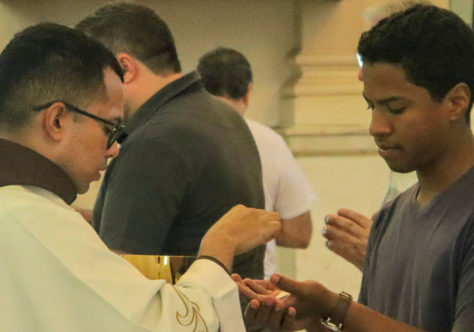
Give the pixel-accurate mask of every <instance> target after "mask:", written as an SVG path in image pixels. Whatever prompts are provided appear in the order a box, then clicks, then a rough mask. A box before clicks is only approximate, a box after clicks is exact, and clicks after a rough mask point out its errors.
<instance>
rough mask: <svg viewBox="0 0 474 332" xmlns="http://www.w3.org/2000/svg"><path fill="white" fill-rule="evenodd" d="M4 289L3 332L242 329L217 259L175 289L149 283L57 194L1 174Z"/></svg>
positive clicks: (198, 266) (232, 290) (198, 264)
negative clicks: (12, 182)
mask: <svg viewBox="0 0 474 332" xmlns="http://www.w3.org/2000/svg"><path fill="white" fill-rule="evenodd" d="M0 143H2V142H0ZM1 151H2V148H1V146H0V152H1ZM2 163H3V161H0V164H2ZM30 167H31V166H30ZM1 169H2V166H1V165H0V170H1ZM3 182H5V181H3ZM0 294H1V297H2V299H1V301H0V331H18V332H42V331H44V332H55V331H58V332H59V331H60V332H75V331H77V332H79V331H80V332H94V331H97V332H105V331H113V332H122V331H123V332H124V331H162V332H168V331H169V332H175V331H176V332H178V331H196V332H198V331H217V330H218V329H219V328H220V331H222V332H227V331H245V328H244V325H243V321H242V315H241V311H240V306H239V298H238V292H237V289H236V285H235V283H234V282H233V281H232V280H231V278H230V277H229V275H228V274H227V273H226V271H224V269H223V268H222V267H220V266H219V265H218V264H216V263H214V262H212V261H210V260H207V259H199V260H197V261H195V262H194V263H193V264H192V266H191V267H190V268H189V270H188V271H187V272H186V273H185V274H184V275H183V276H182V277H181V279H180V280H179V282H178V283H177V284H176V285H174V286H172V285H170V284H168V283H166V282H165V281H163V280H148V279H146V278H145V277H144V276H142V274H141V273H140V272H138V270H136V269H135V268H134V267H133V266H132V265H130V264H129V263H128V262H126V261H125V260H124V259H123V258H121V257H120V256H118V255H116V254H114V253H113V252H111V251H109V250H108V249H107V248H106V246H105V245H104V244H103V242H102V241H101V240H100V238H99V237H98V235H97V234H96V233H95V231H94V230H93V228H92V227H91V226H90V225H89V224H88V223H87V222H86V221H85V220H84V219H83V218H82V217H81V215H80V214H79V213H77V212H75V210H74V209H73V208H72V207H70V206H69V205H68V204H67V203H66V202H65V201H64V200H63V199H62V198H61V197H60V196H58V195H56V194H55V193H52V192H51V191H49V190H46V189H43V188H40V187H37V186H31V185H4V183H3V184H2V176H0Z"/></svg>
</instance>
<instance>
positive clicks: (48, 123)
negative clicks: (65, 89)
mask: <svg viewBox="0 0 474 332" xmlns="http://www.w3.org/2000/svg"><path fill="white" fill-rule="evenodd" d="M41 114H42V116H43V118H42V125H43V128H44V130H45V132H46V134H47V135H48V136H49V137H50V138H51V139H52V140H54V141H60V140H62V139H63V137H64V133H65V125H66V123H65V121H66V117H68V116H69V117H71V114H68V112H66V106H65V105H64V104H63V103H62V102H56V103H53V104H52V105H51V106H49V107H48V108H46V109H45V110H43V111H42V112H41Z"/></svg>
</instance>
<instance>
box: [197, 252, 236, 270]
mask: <svg viewBox="0 0 474 332" xmlns="http://www.w3.org/2000/svg"><path fill="white" fill-rule="evenodd" d="M198 259H208V260H210V261H213V262H214V263H216V264H217V265H219V266H220V267H222V268H223V269H224V271H225V272H226V273H227V274H228V275H230V272H229V270H227V267H226V266H225V265H224V264H223V263H222V262H221V261H220V260H218V259H217V258H215V257H212V256H206V255H202V256H199V257H198V258H196V260H198Z"/></svg>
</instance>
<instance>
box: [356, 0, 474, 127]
mask: <svg viewBox="0 0 474 332" xmlns="http://www.w3.org/2000/svg"><path fill="white" fill-rule="evenodd" d="M358 53H359V55H360V56H361V57H362V61H363V62H364V63H368V64H374V63H391V64H397V65H401V66H402V68H403V69H404V71H405V74H406V76H407V79H408V80H409V81H410V82H412V83H413V84H415V85H418V86H421V87H423V88H425V89H426V90H428V92H429V93H430V95H431V97H432V98H433V99H434V100H436V101H441V100H442V99H443V98H444V97H445V96H446V94H447V93H448V91H449V90H450V89H451V88H452V87H453V86H455V85H456V84H458V83H461V82H463V83H466V84H467V85H468V86H469V88H470V90H471V101H470V104H469V108H468V109H467V110H466V120H467V122H468V123H469V120H470V109H471V107H472V102H473V98H474V33H473V31H472V29H471V28H470V27H469V26H468V25H467V24H466V23H464V21H463V20H462V19H461V18H460V17H458V16H457V15H456V14H454V13H453V12H451V11H449V10H446V9H442V8H438V7H435V6H428V5H416V6H413V7H411V8H408V9H407V10H405V11H402V12H398V13H395V14H393V15H392V16H389V17H388V18H385V19H383V20H381V21H380V22H379V23H378V24H377V25H375V26H374V27H373V28H372V29H370V30H369V31H366V32H364V33H363V34H362V35H361V37H360V40H359V46H358Z"/></svg>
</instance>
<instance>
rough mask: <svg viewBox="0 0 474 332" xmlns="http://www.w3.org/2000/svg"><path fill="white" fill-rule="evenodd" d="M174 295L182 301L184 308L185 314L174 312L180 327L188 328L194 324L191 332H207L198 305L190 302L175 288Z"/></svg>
mask: <svg viewBox="0 0 474 332" xmlns="http://www.w3.org/2000/svg"><path fill="white" fill-rule="evenodd" d="M175 291H176V293H177V294H178V296H179V297H180V299H181V301H183V304H184V306H185V307H186V312H185V313H184V314H180V313H179V312H176V320H177V321H178V323H179V324H180V325H182V326H190V325H192V324H194V329H193V332H209V329H208V328H207V325H206V322H205V321H204V318H203V317H202V316H201V313H200V308H199V305H198V304H197V303H196V302H193V301H191V300H190V299H188V298H187V297H186V295H184V294H183V293H181V292H180V291H179V290H177V289H176V288H175Z"/></svg>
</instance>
